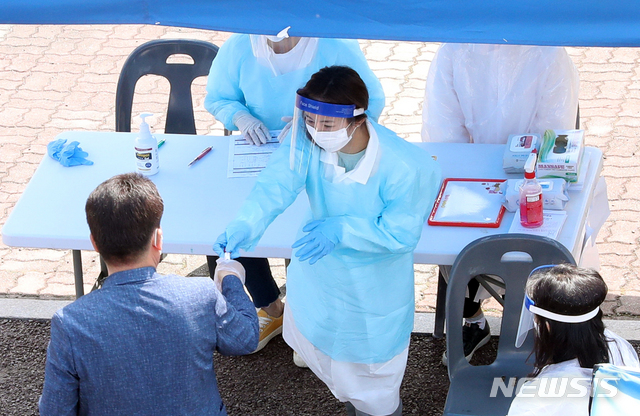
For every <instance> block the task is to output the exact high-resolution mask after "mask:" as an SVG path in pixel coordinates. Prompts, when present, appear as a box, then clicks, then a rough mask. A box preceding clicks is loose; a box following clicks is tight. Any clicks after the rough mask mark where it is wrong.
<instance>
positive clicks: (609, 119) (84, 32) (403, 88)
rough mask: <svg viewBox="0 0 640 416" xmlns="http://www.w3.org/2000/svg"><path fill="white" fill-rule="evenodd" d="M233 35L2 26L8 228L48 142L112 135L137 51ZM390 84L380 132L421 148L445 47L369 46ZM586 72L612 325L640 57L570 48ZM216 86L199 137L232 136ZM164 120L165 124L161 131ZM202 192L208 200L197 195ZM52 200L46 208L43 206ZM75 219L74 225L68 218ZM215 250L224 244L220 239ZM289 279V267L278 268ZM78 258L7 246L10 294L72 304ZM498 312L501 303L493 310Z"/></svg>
mask: <svg viewBox="0 0 640 416" xmlns="http://www.w3.org/2000/svg"><path fill="white" fill-rule="evenodd" d="M228 36H229V34H228V33H223V32H213V31H201V30H192V29H182V28H170V27H162V26H141V25H122V26H89V25H86V26H84V25H78V26H27V25H18V26H13V25H4V26H0V103H1V105H0V227H1V226H2V225H3V224H4V223H5V221H6V219H7V218H8V216H9V214H10V213H11V210H12V208H13V206H14V205H15V203H16V201H17V200H18V199H19V197H20V195H21V193H22V191H23V190H24V188H25V187H26V185H27V183H28V182H29V179H30V178H31V176H32V175H33V173H34V171H35V170H36V168H37V166H38V163H39V162H40V160H41V159H42V157H43V155H44V154H45V153H46V144H47V143H48V142H49V141H51V140H53V139H54V138H55V137H56V135H57V134H59V133H61V132H62V131H66V130H90V131H113V130H114V126H115V116H114V103H115V90H116V83H117V79H118V74H119V72H120V68H121V67H122V65H123V63H124V60H125V59H126V57H127V56H128V54H129V53H130V52H131V51H132V50H133V49H134V48H135V47H136V46H138V45H141V44H142V43H144V42H146V41H149V40H153V39H158V38H192V39H201V40H206V41H210V42H213V43H215V44H217V45H221V44H222V43H223V42H224V40H225V39H227V38H228ZM360 45H361V47H362V49H363V51H364V53H365V55H366V57H367V59H368V61H369V65H370V66H371V68H372V69H373V71H374V72H375V73H376V75H377V76H378V77H379V78H380V80H381V82H382V86H383V88H384V91H385V94H386V98H387V102H386V108H385V110H384V112H383V113H382V117H381V119H380V121H381V123H382V124H384V125H386V126H387V127H389V128H391V129H392V130H394V131H396V132H397V133H398V134H400V136H402V137H404V138H406V139H407V140H410V141H419V140H420V127H421V111H422V101H423V97H424V86H425V80H426V75H427V71H428V69H429V64H430V62H431V59H432V57H433V54H434V52H435V51H436V49H437V47H438V44H436V43H422V42H383V41H368V40H364V41H361V42H360ZM568 51H569V54H570V55H571V57H572V58H573V61H574V63H575V64H576V66H577V67H578V69H579V71H580V115H581V122H582V127H583V128H584V129H585V130H586V136H585V137H586V143H587V145H590V146H596V147H599V148H600V149H601V150H602V151H603V152H604V156H605V160H604V170H603V175H604V176H605V177H606V180H607V183H608V186H609V199H610V204H611V211H612V213H611V217H610V218H609V220H608V221H607V223H606V224H605V225H604V227H603V229H602V230H601V232H600V234H599V236H598V240H597V242H598V247H599V249H600V252H601V261H602V270H601V273H602V274H603V276H604V278H605V280H606V281H607V283H608V285H609V291H610V293H609V297H608V299H607V302H606V303H605V306H604V310H605V313H606V314H607V315H609V316H610V317H619V318H622V319H624V318H629V317H635V316H637V315H640V281H639V280H638V276H639V274H640V260H639V259H638V251H639V247H638V238H639V237H640V216H639V215H638V211H640V181H638V176H640V155H636V152H638V151H639V150H640V149H639V140H638V138H637V137H638V136H640V134H639V133H640V118H639V117H638V115H639V112H640V50H638V49H635V48H569V49H568ZM167 87H168V86H167V83H166V81H164V80H160V79H158V78H154V77H147V78H144V79H143V80H141V81H140V82H139V84H138V87H137V88H138V90H137V95H136V100H135V102H134V109H133V111H134V114H138V113H140V112H143V111H150V112H154V113H157V114H160V113H162V112H163V111H164V110H165V108H166V102H165V101H164V94H166V92H167ZM204 88H205V81H204V79H200V80H199V81H197V82H196V84H195V86H194V100H195V103H194V104H195V107H196V114H195V117H196V123H197V128H198V133H199V134H221V132H222V126H221V125H220V123H216V122H215V120H214V119H213V118H212V117H211V116H210V115H209V114H208V113H207V112H206V111H205V110H204V108H203V106H202V105H203V101H204V94H205V92H204ZM163 125H164V120H162V118H156V119H155V122H154V126H156V127H157V128H158V131H160V130H161V126H163ZM194 192H202V190H195V189H194ZM43 203H46V201H43ZM61 221H64V218H61ZM211 237H212V242H213V240H214V239H215V237H216V236H211ZM204 263H205V258H204V256H183V255H169V256H168V257H167V258H166V259H165V260H164V261H163V263H162V264H161V265H160V267H159V270H160V271H161V272H164V273H166V272H175V273H180V274H188V273H191V272H193V271H194V270H202V268H201V267H200V266H202V265H203V264H204ZM272 265H273V268H274V273H275V274H276V275H277V276H278V279H279V280H280V282H281V283H282V282H284V280H283V276H284V265H283V262H282V261H281V260H278V259H273V260H272ZM83 269H84V272H85V291H88V290H89V289H90V288H91V285H92V284H93V280H94V277H95V276H97V274H98V271H99V266H98V259H97V256H96V254H95V253H92V252H83ZM436 270H437V269H436V266H429V265H416V310H417V311H425V312H426V311H429V312H430V311H433V309H434V305H435V293H436V273H435V272H436ZM74 293H75V292H74V287H73V267H72V259H71V252H70V251H68V250H42V249H38V250H36V249H25V248H15V247H8V246H6V245H3V244H2V243H0V297H2V296H4V297H38V298H72V297H73V295H74ZM487 306H488V308H489V309H490V310H492V311H493V312H496V313H497V312H498V311H497V309H498V308H499V307H498V306H497V304H496V303H491V304H489V305H487Z"/></svg>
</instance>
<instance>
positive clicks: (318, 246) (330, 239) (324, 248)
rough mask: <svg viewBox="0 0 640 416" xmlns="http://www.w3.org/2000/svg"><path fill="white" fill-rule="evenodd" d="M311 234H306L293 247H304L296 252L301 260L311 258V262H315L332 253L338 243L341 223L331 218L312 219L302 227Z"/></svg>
mask: <svg viewBox="0 0 640 416" xmlns="http://www.w3.org/2000/svg"><path fill="white" fill-rule="evenodd" d="M302 231H304V232H308V233H309V234H307V235H305V236H304V237H302V238H301V239H299V240H298V241H296V242H295V243H293V246H291V248H298V247H302V246H304V247H302V248H301V249H300V250H298V251H297V252H296V257H299V258H300V261H305V260H307V259H309V264H314V263H315V262H317V261H318V260H320V259H321V258H323V257H324V256H326V255H327V254H329V253H331V252H332V251H333V249H334V248H335V247H336V244H338V234H339V225H338V223H337V222H336V221H332V220H330V219H327V220H316V221H311V222H310V223H308V224H307V225H305V226H304V228H303V229H302Z"/></svg>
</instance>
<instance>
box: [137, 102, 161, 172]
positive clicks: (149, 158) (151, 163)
mask: <svg viewBox="0 0 640 416" xmlns="http://www.w3.org/2000/svg"><path fill="white" fill-rule="evenodd" d="M152 115H153V114H150V113H142V114H140V118H141V119H142V123H140V133H139V134H138V137H136V140H135V142H134V145H133V148H134V149H133V150H134V152H135V157H136V168H137V170H138V172H140V173H142V174H143V175H147V176H151V175H155V174H156V173H158V169H160V162H159V160H158V141H157V140H156V138H155V137H153V136H152V135H151V130H150V129H149V125H148V124H147V122H146V121H145V118H146V117H149V116H152Z"/></svg>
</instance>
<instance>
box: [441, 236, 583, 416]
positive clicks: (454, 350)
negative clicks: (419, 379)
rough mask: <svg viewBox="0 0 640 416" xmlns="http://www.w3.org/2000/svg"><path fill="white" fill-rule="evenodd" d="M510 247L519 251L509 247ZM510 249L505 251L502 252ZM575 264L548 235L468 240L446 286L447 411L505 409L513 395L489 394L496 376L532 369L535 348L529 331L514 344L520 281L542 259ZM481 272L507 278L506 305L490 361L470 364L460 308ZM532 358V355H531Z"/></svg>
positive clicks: (472, 412) (482, 412)
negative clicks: (495, 351) (463, 343)
mask: <svg viewBox="0 0 640 416" xmlns="http://www.w3.org/2000/svg"><path fill="white" fill-rule="evenodd" d="M513 252H518V253H519V254H517V253H513ZM506 253H511V254H509V255H508V256H505V258H503V256H504V255H505V254H506ZM523 253H526V254H523ZM561 263H569V264H575V261H574V259H573V256H572V255H571V253H570V252H569V251H568V250H567V249H566V248H565V247H564V246H563V245H562V244H560V243H558V242H557V241H555V240H552V239H550V238H546V237H539V236H533V235H527V234H496V235H492V236H488V237H483V238H480V239H478V240H476V241H474V242H472V243H470V244H469V245H467V246H466V247H465V248H464V249H463V250H462V252H461V253H460V254H459V255H458V257H457V258H456V261H455V263H454V264H453V268H452V270H451V275H450V277H449V285H448V286H447V301H446V316H447V356H448V359H449V379H450V380H451V385H450V387H449V392H448V394H447V401H446V404H445V410H444V414H445V415H476V416H484V415H487V416H494V415H506V414H507V412H508V411H509V406H510V405H511V401H512V399H513V396H515V394H516V391H515V389H514V391H513V396H510V397H505V395H503V394H501V390H498V394H497V395H496V397H490V393H491V389H492V386H493V383H494V380H496V378H500V377H502V378H503V380H504V383H505V384H508V382H509V380H510V379H511V378H513V377H515V378H521V377H526V376H527V375H528V374H530V373H531V372H532V371H533V366H532V363H531V362H527V358H528V357H529V355H530V353H531V351H532V350H533V336H532V334H531V333H529V335H528V336H527V339H526V340H525V343H524V345H523V346H522V347H521V348H516V347H515V340H516V335H517V331H518V323H519V319H520V311H521V310H522V301H523V299H524V287H525V284H526V281H527V278H528V276H529V273H531V271H532V270H533V269H534V268H536V267H538V266H542V265H545V264H561ZM482 274H487V275H495V276H499V277H500V278H502V280H503V281H504V284H505V296H504V310H503V313H502V325H501V329H500V342H499V345H498V356H497V357H496V359H495V361H494V362H493V363H491V364H490V365H484V366H472V365H470V364H469V363H468V362H467V360H466V359H465V357H464V352H463V346H462V330H461V328H462V325H461V324H462V309H463V304H464V297H465V293H466V289H467V284H468V283H469V281H470V280H471V279H472V278H473V277H474V276H478V275H482ZM529 361H531V360H529Z"/></svg>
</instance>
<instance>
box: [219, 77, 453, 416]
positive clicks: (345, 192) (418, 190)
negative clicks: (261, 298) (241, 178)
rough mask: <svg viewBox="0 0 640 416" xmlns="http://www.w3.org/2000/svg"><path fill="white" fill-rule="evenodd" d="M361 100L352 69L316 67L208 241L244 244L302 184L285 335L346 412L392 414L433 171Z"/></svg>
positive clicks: (233, 249) (436, 172)
mask: <svg viewBox="0 0 640 416" xmlns="http://www.w3.org/2000/svg"><path fill="white" fill-rule="evenodd" d="M368 104H369V93H368V90H367V87H366V85H365V83H364V82H363V81H362V79H361V78H360V76H359V75H358V73H357V72H356V71H354V70H353V69H351V68H348V67H344V66H331V67H325V68H322V69H320V70H319V71H318V72H316V73H315V74H313V75H312V76H311V79H310V80H309V81H308V82H307V83H306V85H305V86H304V87H303V88H302V89H300V90H298V93H297V96H296V107H295V110H294V116H293V122H292V123H293V124H292V127H291V131H290V132H289V134H288V136H287V137H286V138H285V140H284V142H283V143H282V146H281V147H280V148H279V149H278V150H277V151H276V152H274V153H273V155H272V156H271V160H270V161H269V164H268V165H267V167H266V169H265V170H263V171H262V173H261V174H260V176H259V177H258V179H257V181H256V185H255V187H254V188H253V190H252V191H251V193H250V195H249V196H248V197H247V200H246V201H245V202H244V204H243V205H242V207H241V208H240V211H239V213H238V214H237V216H236V218H235V219H234V220H233V221H232V222H231V223H230V224H229V225H228V226H227V229H226V231H225V232H224V233H222V234H221V235H220V236H219V237H218V239H217V241H216V244H215V245H214V249H215V250H216V252H217V253H218V254H219V255H222V254H223V253H224V252H230V253H231V255H232V256H237V255H239V254H240V253H239V250H240V249H243V250H252V249H253V248H254V247H255V246H256V244H257V243H258V241H259V240H260V238H261V236H262V234H263V233H264V231H265V230H266V228H267V227H268V226H269V224H270V223H271V222H272V221H273V220H274V219H275V218H276V216H278V215H279V214H280V213H282V212H283V211H284V210H285V209H286V208H287V207H288V206H289V205H291V204H292V203H293V201H294V200H295V199H296V197H297V196H298V194H299V193H300V192H301V191H302V190H303V189H304V190H306V193H307V196H308V198H309V203H310V207H311V210H310V212H309V213H308V215H307V218H306V219H305V221H304V223H303V224H302V225H301V229H300V231H299V232H298V238H299V239H298V240H297V241H296V242H295V243H294V244H293V246H292V247H293V248H294V249H297V251H296V252H295V257H294V258H292V261H291V264H290V265H289V267H288V270H287V302H286V303H285V311H284V329H283V336H284V339H285V341H286V342H287V343H288V344H289V345H290V346H291V347H292V348H293V350H294V351H295V353H297V354H299V355H300V356H301V357H302V359H303V361H304V362H306V364H307V365H308V366H309V367H310V368H311V370H312V371H313V372H314V373H315V374H316V375H317V376H318V377H319V378H320V379H321V380H322V381H323V382H324V383H325V384H326V385H327V386H328V387H329V389H330V390H331V392H332V393H333V394H334V395H335V396H336V397H337V398H338V399H339V400H340V401H342V402H345V403H346V406H347V410H348V412H349V414H350V415H376V416H382V415H400V414H401V413H402V402H401V401H400V394H399V392H400V383H401V382H402V377H403V375H404V370H405V367H406V362H407V356H408V347H409V340H410V335H411V330H412V329H413V316H414V309H415V306H414V281H413V250H414V249H415V247H416V245H417V243H418V240H419V239H420V236H421V234H422V228H423V224H424V221H425V220H426V218H427V215H428V212H429V210H430V208H431V206H432V205H433V201H434V199H435V195H436V192H437V190H438V187H439V185H440V176H441V174H440V168H439V166H438V164H437V163H436V162H435V161H434V160H433V159H432V158H431V157H430V156H429V155H428V154H427V153H426V152H425V151H424V150H422V149H420V148H419V147H417V146H415V145H413V144H411V143H408V142H406V141H404V140H402V139H401V138H400V137H398V136H397V135H396V134H395V133H393V132H392V131H390V130H388V129H386V128H384V127H382V126H380V125H379V124H377V123H376V122H375V121H373V120H371V119H370V118H369V117H368V116H367V114H366V110H367V107H368ZM307 260H308V261H307Z"/></svg>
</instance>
